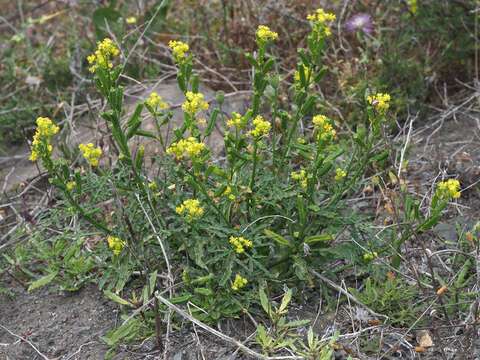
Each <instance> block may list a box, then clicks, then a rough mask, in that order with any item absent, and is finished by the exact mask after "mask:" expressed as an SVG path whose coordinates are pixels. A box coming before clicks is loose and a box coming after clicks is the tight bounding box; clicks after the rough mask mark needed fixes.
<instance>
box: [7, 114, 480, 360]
mask: <svg viewBox="0 0 480 360" xmlns="http://www.w3.org/2000/svg"><path fill="white" fill-rule="evenodd" d="M408 125H409V124H408V123H407V124H406V126H405V133H404V135H403V136H404V139H408V141H409V143H410V145H409V147H408V151H406V152H405V156H406V159H409V164H408V167H407V169H406V172H405V173H404V175H403V176H404V178H405V179H406V180H407V181H408V182H409V187H411V188H412V193H415V194H416V195H417V198H419V199H422V198H425V197H427V196H428V194H429V193H430V194H431V190H432V184H433V183H434V182H438V181H441V180H443V179H446V178H448V177H456V178H458V179H459V180H460V182H461V187H462V189H463V191H462V197H461V198H460V199H459V201H458V204H457V205H456V206H455V207H451V208H450V210H449V213H448V214H447V215H446V216H445V217H444V218H443V219H442V222H440V223H439V224H438V225H437V226H436V227H435V228H434V231H433V232H432V233H431V234H430V235H431V237H430V239H429V240H428V243H427V245H428V246H429V247H430V249H431V250H432V251H435V250H441V249H442V248H443V244H444V241H457V240H458V239H457V235H456V232H455V223H456V222H459V223H460V225H461V226H462V227H463V228H464V229H465V230H469V229H471V227H472V226H473V224H474V223H475V222H477V221H479V220H480V192H479V190H480V186H479V181H480V176H479V174H480V167H479V164H480V141H479V140H480V139H479V135H480V112H477V111H475V110H472V109H471V108H470V109H468V111H462V109H461V108H455V107H453V108H451V109H450V110H448V111H445V112H443V113H441V114H439V115H435V116H434V117H432V118H431V119H429V120H428V121H426V122H423V123H421V124H417V123H415V122H413V123H412V127H411V129H410V128H409V126H408ZM360 201H361V199H360ZM364 203H365V206H366V207H367V208H370V209H372V208H374V207H375V205H376V200H368V201H364ZM2 231H3V230H2ZM4 232H5V231H4ZM0 246H2V244H0ZM408 246H409V247H410V249H409V250H408V251H407V254H406V256H407V257H411V258H412V259H413V260H412V261H413V262H417V263H416V264H417V266H418V267H419V268H422V267H424V264H423V263H422V260H421V257H419V256H418V248H416V247H415V244H409V245H408ZM478 260H479V259H477V261H478ZM0 286H1V287H3V288H6V289H10V290H11V292H12V294H11V295H8V294H1V295H0V325H2V327H0V359H1V360H4V359H5V360H7V359H8V360H14V359H15V360H22V359H32V360H33V359H50V360H53V359H59V360H60V359H61V360H73V359H92V360H93V359H103V358H104V356H105V354H106V352H107V350H108V346H107V345H106V344H105V343H104V342H103V341H102V340H101V338H100V337H101V336H102V335H104V334H105V333H106V331H108V330H112V329H114V328H115V327H116V326H118V325H119V322H121V321H120V316H119V315H120V313H121V310H120V308H119V306H118V304H115V303H113V302H112V301H110V300H109V299H107V298H106V297H105V296H104V295H103V294H102V293H101V292H100V291H99V290H98V289H97V288H96V287H95V286H94V285H93V284H92V285H88V286H86V287H84V288H83V289H81V290H80V291H78V292H74V293H59V292H58V291H56V290H55V289H52V288H41V289H38V290H36V291H33V292H27V291H26V287H27V284H24V283H22V282H21V281H19V280H16V279H14V278H13V277H12V276H10V275H9V274H8V273H7V272H2V273H1V275H0ZM477 291H479V289H477ZM318 300H319V301H320V299H318ZM296 309H297V310H298V311H296V312H294V314H295V316H296V317H298V318H309V319H312V321H313V320H314V322H315V329H316V331H317V332H318V333H319V334H322V333H324V332H325V330H326V329H327V328H330V329H331V327H332V326H336V328H338V329H341V334H342V338H341V339H340V340H339V342H338V343H339V344H341V347H340V348H339V350H338V351H336V352H335V358H336V359H345V358H346V355H347V353H348V352H351V353H352V354H353V355H354V356H356V357H357V358H360V359H374V358H378V356H379V355H380V354H384V355H385V357H384V358H388V359H390V358H391V359H395V358H398V359H441V358H442V356H445V358H446V359H459V360H460V359H479V358H480V336H479V333H478V331H479V330H478V327H473V329H467V328H461V327H460V328H458V329H457V328H455V327H454V328H451V329H449V328H447V329H438V332H437V335H438V337H437V338H435V341H433V344H432V346H430V347H427V348H426V349H424V350H425V351H424V352H417V351H414V347H415V346H418V345H419V344H418V342H419V333H418V331H411V332H409V333H408V334H407V333H406V332H405V330H406V329H393V328H391V327H389V326H383V325H378V326H370V327H369V325H367V324H365V323H362V319H360V318H361V316H358V313H359V312H360V310H359V307H358V306H354V307H350V308H349V309H350V311H349V310H348V309H347V310H345V309H343V310H342V309H338V310H337V311H336V312H333V313H332V312H320V311H319V310H318V309H321V307H320V306H317V304H313V305H312V304H310V305H309V306H305V305H303V306H302V305H297V306H296ZM316 312H317V314H316ZM341 313H344V315H343V316H341ZM345 313H346V315H345ZM355 313H356V314H355ZM454 315H455V319H453V321H454V322H456V323H457V324H460V323H461V322H462V321H463V320H465V319H466V317H467V315H468V314H460V313H459V314H454ZM226 324H227V325H228V326H226V327H225V326H224V327H223V328H222V330H224V331H225V332H226V333H227V334H228V335H229V336H232V337H235V338H237V339H245V338H246V337H248V335H249V334H251V333H252V332H248V330H247V329H245V328H244V327H243V325H242V323H241V322H237V323H232V322H226ZM334 324H336V325H334ZM193 330H195V331H193ZM250 330H251V329H250ZM430 330H434V329H430ZM379 334H381V336H382V338H383V344H382V345H381V346H379V347H377V349H378V351H377V352H373V351H371V352H366V351H362V350H361V349H362V348H364V347H363V345H364V344H365V342H368V341H370V340H371V341H374V339H375V338H376V337H377V338H378V336H379ZM438 340H440V343H439V342H438ZM362 344H363V345H362ZM169 347H170V348H169V351H168V352H167V353H166V358H168V359H174V360H182V359H183V360H190V359H240V358H243V357H244V355H242V353H241V352H238V349H237V348H236V347H235V346H233V345H232V344H229V343H225V342H222V341H221V340H220V339H217V338H215V337H214V336H213V335H212V334H209V333H208V332H206V331H204V330H201V329H192V327H191V326H190V325H188V324H187V323H185V322H183V326H182V330H181V331H179V332H175V333H174V334H172V336H171V338H170V344H169ZM394 347H395V349H394V351H392V348H394ZM257 351H258V349H257ZM442 351H443V354H442ZM161 355H163V352H160V351H159V349H158V348H156V343H155V341H154V339H153V338H148V339H145V340H144V341H143V342H142V343H141V344H137V345H128V346H127V345H121V346H119V347H118V349H117V355H115V357H114V359H119V360H120V359H154V358H159V356H161Z"/></svg>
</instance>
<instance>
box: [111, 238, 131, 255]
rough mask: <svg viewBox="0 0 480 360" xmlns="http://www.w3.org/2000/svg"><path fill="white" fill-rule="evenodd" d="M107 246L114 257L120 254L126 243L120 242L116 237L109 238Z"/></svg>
mask: <svg viewBox="0 0 480 360" xmlns="http://www.w3.org/2000/svg"><path fill="white" fill-rule="evenodd" d="M107 241H108V246H109V247H110V248H111V249H112V251H113V253H114V254H115V255H118V254H120V250H122V249H123V248H124V247H125V246H126V245H127V243H126V242H125V241H122V240H120V239H119V238H117V237H113V236H109V237H108V238H107Z"/></svg>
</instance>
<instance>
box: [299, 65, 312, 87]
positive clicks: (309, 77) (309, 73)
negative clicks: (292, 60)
mask: <svg viewBox="0 0 480 360" xmlns="http://www.w3.org/2000/svg"><path fill="white" fill-rule="evenodd" d="M302 66H303V73H304V74H305V79H306V80H308V84H309V85H310V84H311V83H312V82H313V78H312V71H309V69H308V67H306V66H305V65H303V64H302ZM295 86H296V87H297V89H299V88H300V73H299V72H298V70H295Z"/></svg>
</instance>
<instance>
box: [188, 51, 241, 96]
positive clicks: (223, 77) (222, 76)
mask: <svg viewBox="0 0 480 360" xmlns="http://www.w3.org/2000/svg"><path fill="white" fill-rule="evenodd" d="M195 62H197V63H199V64H200V65H202V66H203V67H204V68H205V69H207V70H208V71H210V72H212V73H214V74H215V75H217V76H219V77H221V78H222V79H223V80H224V81H226V83H227V84H228V85H230V87H231V88H232V89H233V91H235V92H236V91H238V89H237V87H236V86H235V85H233V84H232V82H231V81H230V80H229V79H228V78H227V77H226V76H224V75H222V74H220V73H219V72H218V71H215V70H214V69H212V68H209V67H208V66H207V65H205V64H204V63H202V62H201V61H200V60H198V59H197V58H195Z"/></svg>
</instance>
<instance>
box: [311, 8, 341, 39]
mask: <svg viewBox="0 0 480 360" xmlns="http://www.w3.org/2000/svg"><path fill="white" fill-rule="evenodd" d="M335 19H336V16H335V14H331V13H326V12H325V11H324V10H323V9H317V12H316V13H314V14H310V15H307V20H310V21H313V23H314V24H313V31H314V32H315V33H316V34H317V36H318V38H323V37H325V36H330V35H331V33H332V31H331V29H330V26H329V25H328V24H327V23H331V22H333V21H335Z"/></svg>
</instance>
